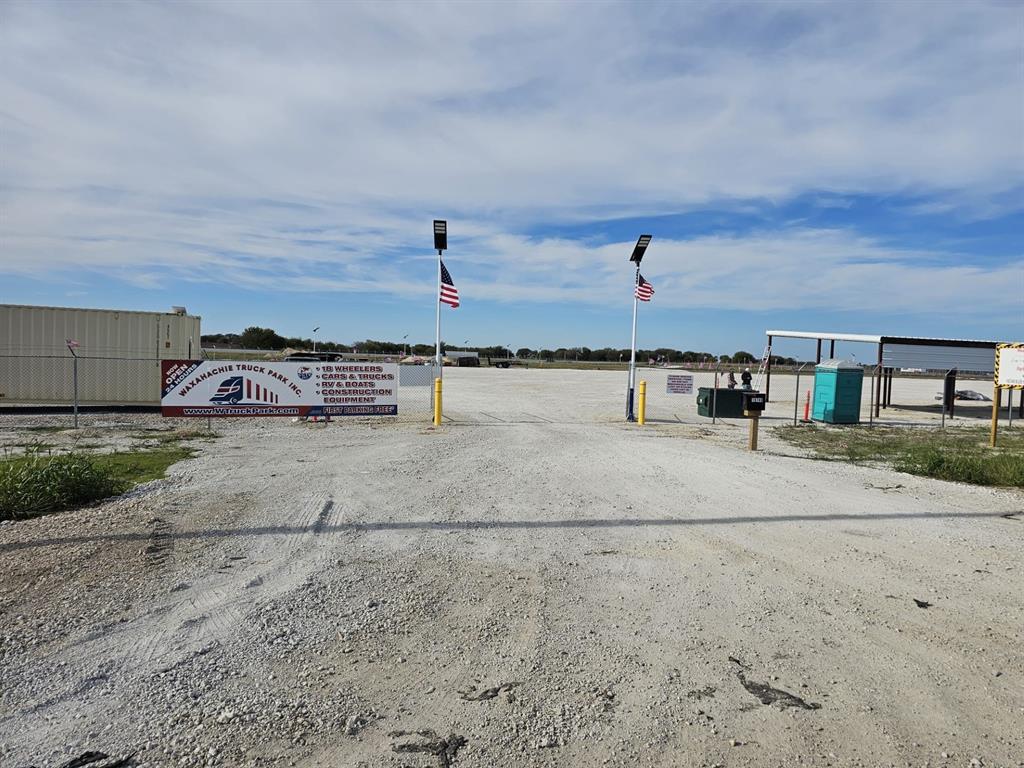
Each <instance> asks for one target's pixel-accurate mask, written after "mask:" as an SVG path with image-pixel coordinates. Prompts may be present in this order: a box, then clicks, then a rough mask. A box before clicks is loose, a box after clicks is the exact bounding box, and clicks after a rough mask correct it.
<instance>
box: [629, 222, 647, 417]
mask: <svg viewBox="0 0 1024 768" xmlns="http://www.w3.org/2000/svg"><path fill="white" fill-rule="evenodd" d="M650 244H651V236H650V235H640V237H639V239H637V241H636V245H635V246H634V247H633V255H632V256H630V257H629V260H630V261H632V262H635V263H636V275H635V277H634V278H633V340H632V342H631V343H630V351H629V387H628V389H627V391H626V421H636V416H635V415H634V414H633V391H634V390H635V389H636V308H637V304H638V303H639V301H640V299H639V298H638V296H637V288H638V287H639V286H640V262H641V261H643V259H644V253H645V252H646V251H647V246H648V245H650Z"/></svg>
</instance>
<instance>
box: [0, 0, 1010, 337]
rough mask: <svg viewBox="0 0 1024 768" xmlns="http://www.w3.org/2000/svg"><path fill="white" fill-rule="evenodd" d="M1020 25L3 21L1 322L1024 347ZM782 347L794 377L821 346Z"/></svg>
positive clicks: (971, 17) (479, 11) (658, 10)
mask: <svg viewBox="0 0 1024 768" xmlns="http://www.w3.org/2000/svg"><path fill="white" fill-rule="evenodd" d="M1022 29H1024V5H1022V4H1020V3H1009V2H991V3H986V2H969V3H968V2H964V3H955V2H944V3H914V2H902V3H877V4H876V3H776V4H771V3H729V2H715V3H706V4H703V3H665V4H659V3H621V4H619V3H587V4H582V3H579V4H573V3H544V4H542V3H534V4H513V3H507V4H497V3H491V4H484V3H481V4H458V5H454V4H437V5H434V4H427V3H415V4H413V3H405V4H403V3H389V4H383V3H378V4H342V3H310V4H304V3H287V4H284V3H282V4H273V3H248V4H246V3H232V4H228V3H217V4H212V3H207V4H204V3H186V2H176V3H145V4H142V3H139V4H101V3H88V4H86V3H38V2H33V3H20V2H8V3H5V4H4V5H3V6H2V7H0V149H2V156H3V162H2V163H0V302H5V303H27V304H55V305H70V306H89V307H117V308H125V309H145V310H162V309H166V308H167V307H169V306H170V305H172V304H183V305H186V306H187V307H188V309H189V311H190V312H193V313H196V314H200V315H202V317H203V329H204V331H205V332H226V331H239V330H241V329H242V328H244V327H245V326H248V325H264V326H270V327H273V328H275V329H276V330H277V331H279V332H280V333H284V334H287V335H309V334H310V333H311V331H312V328H313V327H314V326H321V328H322V330H321V332H320V336H321V338H332V339H335V340H338V341H346V342H351V341H353V340H359V339H364V338H382V339H400V338H401V337H402V336H404V335H406V334H409V338H410V340H411V341H417V342H430V341H432V339H433V322H434V307H435V304H434V301H435V298H434V297H435V294H434V290H435V288H434V275H435V272H434V270H435V266H434V261H433V254H432V251H431V249H430V245H431V220H432V219H433V218H435V217H444V218H447V219H448V221H449V230H450V250H449V252H448V253H447V255H446V258H445V261H446V264H447V266H448V267H449V269H450V271H451V273H452V275H453V277H454V279H455V281H456V283H457V284H458V286H459V289H460V292H461V294H462V299H463V305H462V307H460V308H459V309H457V310H449V309H447V308H444V337H445V339H446V340H447V341H448V342H450V343H455V344H461V343H463V342H464V341H465V340H467V339H468V340H469V341H470V343H471V344H479V345H490V344H508V345H511V346H513V347H520V346H530V347H542V346H543V347H552V348H554V347H558V346H575V345H586V346H604V345H610V346H628V343H629V323H630V317H631V281H632V272H631V268H630V265H629V263H628V261H627V259H628V256H629V253H630V250H631V248H632V244H633V242H635V240H636V237H637V235H639V234H641V233H643V232H648V233H651V234H653V235H654V241H653V243H652V245H651V247H650V249H649V251H648V254H647V258H646V259H645V263H644V274H645V277H647V279H648V280H649V281H650V282H652V283H653V284H654V286H655V288H656V290H657V293H656V295H655V297H654V301H653V302H652V303H651V304H650V305H646V306H644V307H642V309H641V316H640V333H639V343H640V344H641V346H645V347H657V346H669V347H676V348H681V349H696V350H707V351H712V352H716V353H722V352H733V351H736V350H737V349H749V350H751V351H754V352H759V351H760V350H761V348H762V347H763V345H764V331H765V329H766V328H792V329H805V330H836V331H847V332H863V333H888V334H919V335H930V336H954V337H969V338H993V339H1005V340H1011V339H1013V340H1019V338H1020V337H1021V335H1022V333H1024V331H1022V328H1024V249H1022V246H1021V242H1022V240H1021V236H1020V233H1021V232H1024V74H1022V70H1021V67H1020V57H1021V51H1022V45H1024V43H1022V36H1021V30H1022ZM804 346H806V345H800V344H799V343H797V342H793V343H792V346H787V345H785V344H784V345H782V346H780V347H779V348H778V351H779V352H780V353H782V354H800V353H807V350H805V349H804Z"/></svg>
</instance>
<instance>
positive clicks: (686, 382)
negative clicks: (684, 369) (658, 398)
mask: <svg viewBox="0 0 1024 768" xmlns="http://www.w3.org/2000/svg"><path fill="white" fill-rule="evenodd" d="M665 391H666V393H667V394H670V395H692V394H693V376H692V375H690V374H677V373H670V374H669V376H668V385H667V387H666V390H665Z"/></svg>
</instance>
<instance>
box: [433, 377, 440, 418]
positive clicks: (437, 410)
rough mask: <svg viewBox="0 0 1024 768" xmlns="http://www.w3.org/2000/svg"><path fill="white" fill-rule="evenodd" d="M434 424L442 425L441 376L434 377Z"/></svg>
mask: <svg viewBox="0 0 1024 768" xmlns="http://www.w3.org/2000/svg"><path fill="white" fill-rule="evenodd" d="M434 426H435V427H440V426H441V377H440V376H438V377H437V378H436V379H434Z"/></svg>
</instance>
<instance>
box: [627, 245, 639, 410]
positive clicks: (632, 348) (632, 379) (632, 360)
mask: <svg viewBox="0 0 1024 768" xmlns="http://www.w3.org/2000/svg"><path fill="white" fill-rule="evenodd" d="M639 285H640V264H639V263H637V265H636V279H635V281H634V284H633V339H632V341H631V342H630V344H629V389H628V392H627V393H626V421H636V417H635V416H634V415H633V390H634V389H636V308H637V304H638V303H639V300H638V299H637V297H636V289H637V286H639Z"/></svg>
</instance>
